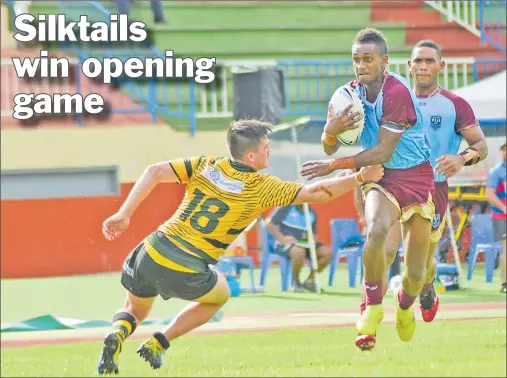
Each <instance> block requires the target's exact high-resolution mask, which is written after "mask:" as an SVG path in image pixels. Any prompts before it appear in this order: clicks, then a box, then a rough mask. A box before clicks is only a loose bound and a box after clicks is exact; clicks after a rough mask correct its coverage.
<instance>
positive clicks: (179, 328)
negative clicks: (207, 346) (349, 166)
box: [98, 120, 384, 374]
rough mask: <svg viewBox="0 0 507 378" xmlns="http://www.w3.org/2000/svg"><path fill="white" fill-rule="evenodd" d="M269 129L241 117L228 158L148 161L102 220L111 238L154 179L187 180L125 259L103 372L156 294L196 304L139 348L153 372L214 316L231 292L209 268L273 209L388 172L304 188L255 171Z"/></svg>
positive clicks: (371, 170)
mask: <svg viewBox="0 0 507 378" xmlns="http://www.w3.org/2000/svg"><path fill="white" fill-rule="evenodd" d="M270 132H271V128H270V125H269V124H267V123H263V122H259V121H255V120H248V121H237V122H234V123H233V124H232V125H231V128H230V129H229V131H228V134H227V142H228V146H229V151H230V155H231V157H230V158H225V157H210V156H200V157H193V158H188V159H178V160H171V161H169V162H160V163H156V164H154V165H151V166H149V167H148V168H146V170H145V171H144V173H143V174H142V176H141V178H140V179H139V180H138V181H137V183H136V184H135V185H134V187H133V188H132V191H131V192H130V193H129V195H128V197H127V199H126V200H125V202H124V203H123V205H122V206H121V208H120V209H119V211H118V212H117V213H116V214H114V215H112V216H111V217H109V218H108V219H106V220H105V221H104V223H103V226H102V231H103V233H104V236H105V237H106V238H107V239H108V240H112V239H114V238H116V237H118V236H120V235H121V233H122V232H124V231H125V230H126V229H127V228H128V226H129V223H130V218H131V217H132V215H133V214H134V211H135V210H136V208H137V207H138V206H139V205H140V204H141V202H142V201H143V200H144V199H145V198H146V197H147V196H148V194H149V193H150V192H151V191H152V190H153V189H154V188H155V186H156V185H157V183H159V182H162V181H166V182H177V183H180V184H186V185H187V189H186V192H185V196H184V198H183V201H182V203H181V205H180V206H179V208H178V210H177V211H176V212H175V213H174V215H173V216H172V217H171V218H170V219H169V220H168V221H166V222H165V223H164V224H162V225H161V226H160V227H159V228H158V230H157V231H155V232H153V233H152V234H150V235H148V236H147V237H146V238H145V239H144V240H143V241H142V242H141V243H140V244H139V245H138V246H137V247H136V248H135V249H134V250H133V251H132V252H131V253H130V254H129V256H128V257H127V259H126V260H125V263H124V265H123V273H122V277H121V282H122V284H123V286H124V287H125V288H126V289H127V298H126V302H125V305H124V307H123V308H122V309H121V310H119V311H118V312H117V313H116V314H115V315H114V317H113V331H112V332H111V333H109V334H108V335H107V336H106V338H105V340H104V347H103V351H102V355H101V357H100V360H99V365H98V372H99V374H111V373H118V370H119V369H118V359H119V355H120V352H121V348H122V344H123V342H124V341H125V339H126V338H127V337H128V336H130V335H131V334H132V333H133V332H134V331H135V329H136V326H137V325H138V324H140V323H141V322H142V321H143V320H144V319H146V317H147V316H148V314H149V312H150V310H151V307H152V305H153V301H154V300H155V298H156V297H157V296H158V295H160V296H161V297H162V298H163V299H169V298H180V299H183V300H187V301H191V302H193V303H191V304H190V305H189V306H187V307H186V308H184V309H183V310H182V311H181V312H180V313H179V314H178V315H177V316H176V318H175V319H174V320H173V322H172V323H171V324H170V325H169V326H168V327H167V328H166V329H165V330H164V331H163V332H156V333H155V334H154V335H153V336H152V337H151V338H149V339H148V340H147V341H145V342H144V343H142V344H141V346H140V347H139V348H138V349H137V353H138V354H139V355H140V356H141V357H142V358H143V359H145V360H146V361H147V362H148V363H149V364H150V365H151V367H152V368H154V369H157V368H159V367H160V366H161V365H162V356H163V354H164V352H165V351H166V350H167V349H168V348H169V343H170V342H171V341H172V340H174V339H175V338H177V337H179V336H182V335H184V334H186V333H187V332H189V331H191V330H193V329H195V328H197V327H199V326H201V325H202V324H204V323H206V322H207V321H208V320H209V319H211V318H212V317H213V315H215V313H216V312H217V311H218V310H219V309H220V308H221V307H222V306H223V305H224V304H225V303H226V302H227V300H228V299H229V297H230V292H229V287H228V285H227V282H226V279H225V277H224V276H223V275H222V274H220V273H219V272H217V271H215V270H214V269H212V268H210V267H209V265H210V264H211V265H213V264H216V263H217V261H218V259H219V258H220V256H221V255H223V254H224V252H225V249H226V248H227V247H228V245H229V244H230V243H232V241H233V240H234V239H235V238H236V237H237V236H238V235H239V234H240V233H241V232H242V231H243V230H244V229H245V228H246V227H247V226H248V225H249V224H250V223H251V222H252V221H253V220H254V219H255V218H256V217H257V216H258V215H260V214H262V213H263V212H264V211H266V210H267V209H269V208H272V207H275V206H288V205H291V204H301V203H304V202H325V201H328V200H331V199H333V198H336V197H338V196H340V195H342V194H344V193H346V192H348V191H351V190H354V189H356V188H358V187H359V186H360V185H362V184H364V183H365V182H378V181H379V180H380V179H381V178H382V176H383V172H384V170H383V168H382V166H374V167H367V168H362V169H361V170H360V171H359V172H358V173H356V174H354V175H351V176H348V177H334V178H331V179H324V180H321V181H318V182H315V183H312V184H304V185H303V184H298V183H295V182H288V181H283V180H281V179H279V178H277V177H274V176H271V175H268V174H259V173H258V172H257V171H259V170H261V169H264V168H266V167H267V166H268V159H269V154H270V141H269V134H270Z"/></svg>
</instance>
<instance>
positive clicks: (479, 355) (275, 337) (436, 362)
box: [1, 319, 506, 377]
mask: <svg viewBox="0 0 507 378" xmlns="http://www.w3.org/2000/svg"><path fill="white" fill-rule="evenodd" d="M505 332H506V327H505V319H499V320H477V321H459V322H453V321H441V322H435V323H432V324H425V323H418V329H417V332H416V334H415V336H414V340H413V341H412V342H411V343H402V342H401V341H399V340H398V338H397V335H396V331H395V327H394V325H393V324H389V325H385V326H384V327H380V328H379V332H378V334H377V337H378V342H377V347H376V348H375V349H374V350H373V351H371V352H360V351H358V350H357V349H356V348H355V347H354V346H353V340H354V338H355V330H354V328H351V327H349V328H333V329H311V330H308V329H304V330H284V331H277V332H267V333H241V334H227V335H226V334H221V335H212V336H211V335H208V336H203V335H201V336H187V337H183V338H181V339H179V340H176V341H175V342H173V345H172V347H171V349H170V350H169V352H168V353H167V354H166V356H165V358H164V363H165V364H164V366H162V368H161V369H160V370H158V371H153V370H151V369H150V368H149V366H148V365H147V364H146V363H145V362H144V361H143V360H141V359H140V358H139V357H138V356H137V355H136V354H135V349H136V348H137V346H138V344H139V342H138V341H137V340H134V341H131V342H128V341H127V343H126V344H125V345H124V348H123V351H122V355H121V359H120V375H121V376H138V377H139V376H187V377H192V376H247V377H248V376H249V377H255V376H307V377H322V376H334V377H343V376H364V377H372V376H384V377H393V376H403V377H405V376H452V377H458V376H466V377H473V376H488V377H493V376H498V377H501V376H503V377H505V362H506V361H505V349H506V348H505ZM100 352H101V344H100V343H99V342H95V343H90V342H87V343H78V344H70V345H58V346H37V347H29V348H23V349H17V348H15V349H2V361H1V372H2V376H18V377H19V376H37V377H50V376H53V377H55V376H58V377H62V376H63V377H67V376H69V377H70V376H72V377H85V376H88V377H89V376H97V373H96V366H97V365H96V364H97V361H98V357H99V355H100Z"/></svg>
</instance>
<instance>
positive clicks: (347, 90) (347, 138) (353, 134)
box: [329, 85, 364, 146]
mask: <svg viewBox="0 0 507 378" xmlns="http://www.w3.org/2000/svg"><path fill="white" fill-rule="evenodd" d="M329 103H330V104H332V105H333V110H334V112H335V115H337V114H341V113H342V112H343V110H344V109H345V108H346V107H347V106H348V105H350V104H353V106H352V108H351V109H350V111H349V113H354V112H359V113H360V114H361V119H360V120H359V121H358V122H359V127H358V128H356V129H352V130H347V131H345V132H343V133H341V134H339V135H337V136H336V138H337V139H338V140H339V141H340V142H341V143H343V144H345V145H347V146H350V145H351V144H354V143H356V142H357V140H358V139H359V136H360V135H361V133H362V132H363V128H364V107H363V102H362V101H361V99H360V98H359V96H358V95H357V93H356V92H355V91H354V90H353V89H352V87H351V86H350V85H343V86H341V87H340V88H338V89H337V90H336V91H335V92H334V93H333V96H331V101H329Z"/></svg>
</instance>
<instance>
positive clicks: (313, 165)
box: [300, 159, 334, 180]
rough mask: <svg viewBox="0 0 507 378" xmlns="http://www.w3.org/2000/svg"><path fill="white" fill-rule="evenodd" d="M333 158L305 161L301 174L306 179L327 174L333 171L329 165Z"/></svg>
mask: <svg viewBox="0 0 507 378" xmlns="http://www.w3.org/2000/svg"><path fill="white" fill-rule="evenodd" d="M332 161H333V159H327V160H312V161H307V162H306V163H304V164H303V168H302V169H301V172H300V173H301V176H303V177H304V178H305V179H307V180H311V179H313V178H315V177H322V176H327V175H329V174H330V173H332V172H333V171H334V169H333V168H332V167H331V162H332Z"/></svg>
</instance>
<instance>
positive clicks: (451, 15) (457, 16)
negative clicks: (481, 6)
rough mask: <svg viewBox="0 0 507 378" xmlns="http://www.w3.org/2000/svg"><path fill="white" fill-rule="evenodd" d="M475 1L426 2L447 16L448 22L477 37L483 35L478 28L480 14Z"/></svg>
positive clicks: (444, 0) (441, 0)
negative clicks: (454, 23)
mask: <svg viewBox="0 0 507 378" xmlns="http://www.w3.org/2000/svg"><path fill="white" fill-rule="evenodd" d="M479 2H480V0H479V1H475V0H451V1H446V0H437V1H435V0H431V1H429V0H426V1H425V3H426V4H428V5H429V6H431V7H433V8H434V9H436V10H437V11H439V12H440V13H442V14H443V15H445V16H446V18H447V21H448V22H456V23H457V24H458V25H461V26H462V27H464V28H465V29H467V30H469V31H470V32H472V33H473V34H475V35H476V36H480V35H481V31H480V30H479V28H478V27H477V24H478V21H479V19H478V14H477V13H478V12H477V3H479Z"/></svg>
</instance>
